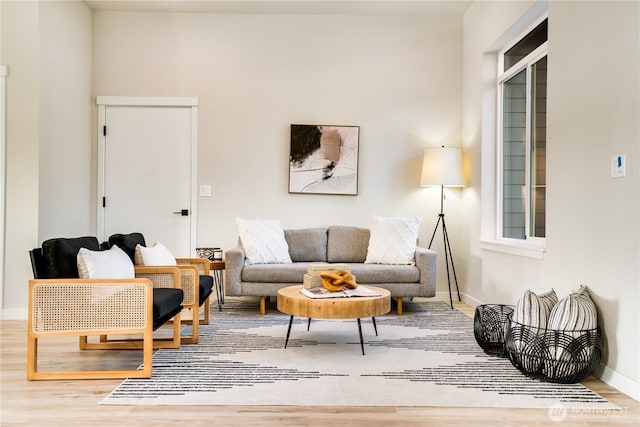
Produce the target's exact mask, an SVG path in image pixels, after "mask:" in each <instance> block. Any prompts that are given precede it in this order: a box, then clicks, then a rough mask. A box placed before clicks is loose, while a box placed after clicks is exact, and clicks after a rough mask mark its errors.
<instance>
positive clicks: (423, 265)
mask: <svg viewBox="0 0 640 427" xmlns="http://www.w3.org/2000/svg"><path fill="white" fill-rule="evenodd" d="M415 258H416V259H415V262H416V267H418V270H420V290H419V292H418V293H419V295H417V296H421V297H433V296H435V295H436V266H437V260H438V255H437V253H436V252H434V251H432V250H430V249H426V248H422V247H420V246H416V254H415Z"/></svg>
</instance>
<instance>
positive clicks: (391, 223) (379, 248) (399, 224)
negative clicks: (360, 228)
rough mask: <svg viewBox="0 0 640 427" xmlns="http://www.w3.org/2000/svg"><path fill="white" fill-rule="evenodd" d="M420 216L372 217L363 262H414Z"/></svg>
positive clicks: (411, 263)
mask: <svg viewBox="0 0 640 427" xmlns="http://www.w3.org/2000/svg"><path fill="white" fill-rule="evenodd" d="M419 227H420V218H418V217H417V216H414V217H408V218H401V217H396V218H385V217H381V216H374V217H373V224H372V226H371V235H370V237H369V248H368V250H367V259H366V260H365V261H364V262H365V264H404V265H406V264H409V265H413V264H414V259H415V251H416V244H417V243H418V228H419Z"/></svg>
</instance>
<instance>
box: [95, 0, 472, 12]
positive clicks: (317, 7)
mask: <svg viewBox="0 0 640 427" xmlns="http://www.w3.org/2000/svg"><path fill="white" fill-rule="evenodd" d="M85 3H86V4H87V5H88V6H89V7H90V8H91V9H92V10H113V11H116V10H117V11H135V12H190V13H246V14H312V15H331V14H338V15H356V14H357V15H360V14H364V15H369V14H372V15H407V14H408V15H418V14H422V15H462V14H463V13H464V12H465V11H466V10H467V8H468V7H469V5H470V4H471V3H472V1H471V0H253V1H245V0H226V1H217V0H85Z"/></svg>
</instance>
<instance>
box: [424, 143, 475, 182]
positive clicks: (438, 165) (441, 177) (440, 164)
mask: <svg viewBox="0 0 640 427" xmlns="http://www.w3.org/2000/svg"><path fill="white" fill-rule="evenodd" d="M420 185H421V186H423V187H426V186H429V185H444V186H445V187H464V177H463V176H462V151H461V150H460V149H459V148H454V147H439V148H427V149H426V150H424V159H423V160H422V176H421V178H420Z"/></svg>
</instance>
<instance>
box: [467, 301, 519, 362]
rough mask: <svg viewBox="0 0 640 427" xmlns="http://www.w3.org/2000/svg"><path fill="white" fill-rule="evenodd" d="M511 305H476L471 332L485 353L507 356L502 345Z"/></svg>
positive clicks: (511, 310)
mask: <svg viewBox="0 0 640 427" xmlns="http://www.w3.org/2000/svg"><path fill="white" fill-rule="evenodd" d="M511 313H513V306H512V305H502V304H483V305H479V306H477V307H476V312H475V315H474V316H473V334H474V335H475V337H476V341H477V342H478V344H479V345H480V347H481V348H482V349H483V350H484V352H485V353H487V354H489V355H491V356H497V357H507V351H506V349H505V345H504V342H505V341H504V339H505V334H506V332H507V323H508V322H509V319H510V316H511Z"/></svg>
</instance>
